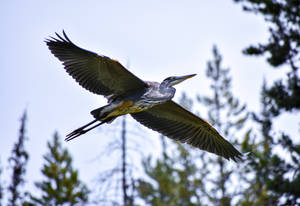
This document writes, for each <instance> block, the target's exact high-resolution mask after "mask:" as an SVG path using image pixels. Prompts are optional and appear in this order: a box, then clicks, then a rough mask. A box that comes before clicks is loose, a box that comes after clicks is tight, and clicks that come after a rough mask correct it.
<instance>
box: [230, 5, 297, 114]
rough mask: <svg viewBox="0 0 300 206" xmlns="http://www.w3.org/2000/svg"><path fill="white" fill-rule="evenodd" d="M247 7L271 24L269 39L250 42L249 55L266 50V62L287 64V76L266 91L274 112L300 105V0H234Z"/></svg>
mask: <svg viewBox="0 0 300 206" xmlns="http://www.w3.org/2000/svg"><path fill="white" fill-rule="evenodd" d="M234 1H235V2H239V3H242V4H243V8H244V10H245V11H248V12H253V13H255V14H259V15H262V16H263V17H264V19H265V21H266V22H268V25H269V33H270V36H269V39H268V42H267V43H264V44H263V43H260V44H258V45H257V46H253V45H252V46H249V47H248V48H247V49H245V50H244V53H245V54H247V55H256V56H257V55H263V54H267V55H268V57H267V62H268V63H269V64H271V65H272V66H274V67H275V68H277V67H279V66H281V65H288V66H289V67H290V71H289V72H288V73H287V80H282V79H281V80H278V81H276V82H275V83H274V84H273V86H272V87H271V88H268V89H265V93H266V95H267V96H268V97H270V100H272V101H271V102H270V103H271V104H272V105H273V108H272V111H273V113H274V114H278V113H280V112H281V111H282V110H283V111H293V110H299V109H300V79H299V67H300V64H299V58H300V1H299V0H282V1H278V0H260V1H257V0H234Z"/></svg>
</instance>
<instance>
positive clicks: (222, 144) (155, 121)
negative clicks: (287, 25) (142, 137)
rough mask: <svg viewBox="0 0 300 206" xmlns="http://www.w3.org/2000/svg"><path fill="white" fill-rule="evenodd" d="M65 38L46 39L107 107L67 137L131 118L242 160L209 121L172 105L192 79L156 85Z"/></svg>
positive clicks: (167, 81) (170, 135)
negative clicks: (181, 86) (178, 87)
mask: <svg viewBox="0 0 300 206" xmlns="http://www.w3.org/2000/svg"><path fill="white" fill-rule="evenodd" d="M63 35H64V38H63V37H61V36H60V35H58V34H57V37H58V38H52V39H48V40H46V43H47V45H48V47H49V49H50V50H51V52H52V53H53V54H54V55H55V56H56V57H57V58H58V59H59V60H60V61H62V62H63V65H64V66H65V69H66V71H67V72H68V73H69V74H70V75H71V76H72V77H73V78H74V79H75V80H76V81H77V82H78V83H79V84H80V85H81V86H83V87H84V88H86V89H87V90H89V91H90V92H93V93H95V94H99V95H103V96H105V97H106V98H107V100H108V104H107V105H105V106H103V107H100V108H98V109H95V110H93V111H92V112H91V114H92V115H93V117H94V120H93V121H91V122H89V123H88V124H86V125H84V126H82V127H80V128H78V129H76V130H74V131H73V132H71V133H70V134H68V135H67V138H66V140H67V141H69V140H71V139H74V138H76V137H78V136H80V135H82V134H84V133H86V132H88V131H90V130H91V129H94V128H95V127H97V126H100V125H101V124H103V123H110V122H112V121H113V120H114V119H116V118H117V117H119V116H122V115H126V114H130V115H131V116H132V117H133V118H134V119H135V120H137V121H138V122H140V123H141V124H143V125H145V126H147V127H149V128H150V129H153V130H155V131H158V132H160V133H162V134H163V135H165V136H168V137H170V138H172V139H174V140H178V141H181V142H182V143H188V144H191V145H193V146H195V147H198V148H200V149H203V150H206V151H209V152H212V153H215V154H217V155H220V156H223V157H225V158H226V159H233V160H235V159H236V158H238V159H239V158H240V157H241V153H240V152H238V151H237V150H236V149H235V148H234V147H233V146H232V145H231V144H230V143H229V142H228V141H226V140H225V139H224V138H223V137H222V136H221V135H220V134H219V133H218V132H217V131H216V130H215V129H214V128H213V127H212V126H211V125H210V124H209V123H207V122H206V121H205V120H203V119H201V118H200V117H198V116H196V115H194V114H192V113H191V112H189V111H187V110H185V109H184V108H182V107H181V106H180V105H178V104H176V103H175V102H173V101H172V98H173V97H174V94H175V92H176V90H175V88H174V87H173V86H174V85H176V84H179V83H180V82H182V81H184V80H186V79H188V78H191V77H193V76H195V75H194V74H193V75H186V76H180V77H168V78H166V79H165V80H164V81H162V82H161V83H158V82H149V81H143V80H141V79H139V78H138V77H136V76H134V75H133V74H132V73H130V72H129V71H128V70H126V69H125V68H124V67H123V66H122V65H121V64H120V63H119V62H118V61H116V60H113V59H110V58H109V57H106V56H101V55H98V54H96V53H93V52H90V51H87V50H84V49H81V48H79V47H78V46H76V45H75V44H73V43H72V42H71V41H70V40H69V38H68V37H67V36H66V34H65V33H64V32H63Z"/></svg>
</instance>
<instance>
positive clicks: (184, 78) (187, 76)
mask: <svg viewBox="0 0 300 206" xmlns="http://www.w3.org/2000/svg"><path fill="white" fill-rule="evenodd" d="M196 75H197V74H190V75H185V76H181V77H178V78H179V80H180V79H182V81H183V80H186V79H189V78H192V77H194V76H196Z"/></svg>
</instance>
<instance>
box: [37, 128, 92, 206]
mask: <svg viewBox="0 0 300 206" xmlns="http://www.w3.org/2000/svg"><path fill="white" fill-rule="evenodd" d="M47 146H48V149H49V152H48V153H47V154H46V155H45V156H44V160H45V163H44V165H43V168H42V173H43V175H44V180H43V181H40V182H37V183H36V187H37V188H38V189H39V190H40V192H41V196H40V197H35V196H31V203H32V204H34V205H49V206H52V205H53V206H56V205H84V204H86V203H87V202H88V194H89V191H88V188H87V187H86V186H85V184H84V183H82V182H81V181H80V180H79V177H78V171H77V170H75V169H73V166H72V157H71V156H70V154H69V152H68V150H67V149H64V148H63V147H62V145H61V142H60V141H59V137H58V134H57V133H55V134H54V136H53V140H52V142H48V143H47Z"/></svg>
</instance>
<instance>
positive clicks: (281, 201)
mask: <svg viewBox="0 0 300 206" xmlns="http://www.w3.org/2000/svg"><path fill="white" fill-rule="evenodd" d="M265 90H266V83H265V82H264V85H263V89H262V94H261V104H262V110H261V112H260V114H253V119H254V121H255V122H256V123H257V124H258V125H260V133H261V134H257V135H253V134H251V133H249V134H248V135H247V136H246V138H245V139H244V141H243V143H242V147H243V150H248V151H250V150H251V151H252V155H251V156H252V158H250V159H249V161H248V164H246V165H245V167H244V173H245V174H248V176H246V182H247V184H248V185H249V187H248V188H246V189H245V191H244V194H243V198H242V199H241V202H240V203H241V204H242V205H244V206H250V205H257V206H258V205H297V204H300V188H299V185H300V144H293V142H292V141H291V139H290V138H289V137H288V136H287V135H285V134H283V133H282V134H281V135H279V136H278V135H276V133H275V132H274V129H273V123H272V120H273V118H274V115H273V113H272V112H270V110H271V109H272V106H271V104H270V101H272V100H271V99H270V98H269V97H268V96H266V95H265ZM276 150H277V151H281V153H282V152H285V155H284V156H282V155H280V154H279V153H278V152H276ZM287 157H288V158H287ZM288 159H291V161H289V160H288ZM291 174H292V175H291ZM289 176H290V177H289Z"/></svg>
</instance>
